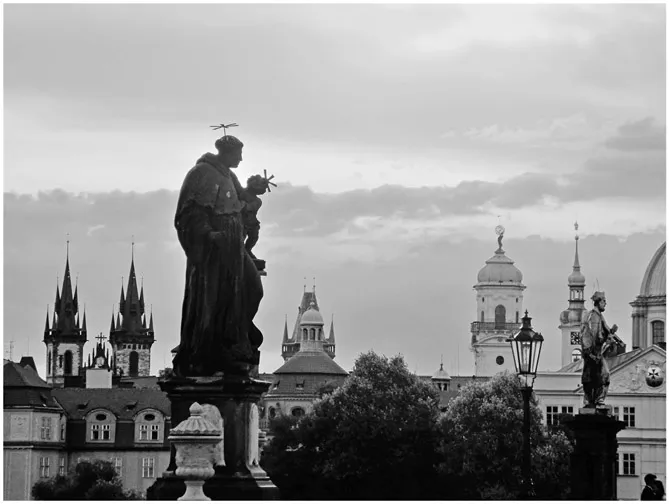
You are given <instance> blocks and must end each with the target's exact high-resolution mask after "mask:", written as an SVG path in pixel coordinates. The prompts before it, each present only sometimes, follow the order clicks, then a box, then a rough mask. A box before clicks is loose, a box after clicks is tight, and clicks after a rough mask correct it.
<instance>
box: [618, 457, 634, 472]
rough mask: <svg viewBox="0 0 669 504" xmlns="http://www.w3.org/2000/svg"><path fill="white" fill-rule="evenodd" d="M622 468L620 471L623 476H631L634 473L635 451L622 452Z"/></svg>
mask: <svg viewBox="0 0 669 504" xmlns="http://www.w3.org/2000/svg"><path fill="white" fill-rule="evenodd" d="M622 455H623V470H622V473H621V474H623V475H625V476H633V475H635V474H636V454H635V453H623V454H622Z"/></svg>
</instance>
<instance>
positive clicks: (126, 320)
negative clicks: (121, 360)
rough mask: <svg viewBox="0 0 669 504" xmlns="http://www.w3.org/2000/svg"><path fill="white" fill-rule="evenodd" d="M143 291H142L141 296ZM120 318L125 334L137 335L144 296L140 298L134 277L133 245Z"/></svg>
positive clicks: (142, 311) (140, 326) (139, 329)
mask: <svg viewBox="0 0 669 504" xmlns="http://www.w3.org/2000/svg"><path fill="white" fill-rule="evenodd" d="M143 293H144V289H142V294H143ZM120 311H121V315H122V316H123V318H122V323H121V327H122V329H123V330H125V331H126V334H135V333H139V332H140V331H141V329H142V314H143V313H144V296H143V295H142V296H141V297H140V295H139V289H138V288H137V277H136V275H135V259H134V243H133V257H132V258H131V260H130V276H129V278H128V288H127V289H126V298H125V303H124V306H123V308H121V309H120Z"/></svg>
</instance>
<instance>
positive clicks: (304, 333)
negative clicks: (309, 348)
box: [302, 329, 309, 341]
mask: <svg viewBox="0 0 669 504" xmlns="http://www.w3.org/2000/svg"><path fill="white" fill-rule="evenodd" d="M308 339H309V331H307V330H306V329H302V341H307V340H308Z"/></svg>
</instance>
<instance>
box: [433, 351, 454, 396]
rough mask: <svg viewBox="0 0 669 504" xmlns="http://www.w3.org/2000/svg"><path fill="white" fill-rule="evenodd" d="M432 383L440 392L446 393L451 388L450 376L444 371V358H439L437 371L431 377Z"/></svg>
mask: <svg viewBox="0 0 669 504" xmlns="http://www.w3.org/2000/svg"><path fill="white" fill-rule="evenodd" d="M431 380H432V383H434V385H435V386H436V387H437V388H438V389H439V391H440V392H447V391H448V390H450V388H451V375H449V374H448V373H447V372H446V371H445V370H444V358H443V356H442V358H441V364H440V365H439V369H438V370H437V371H436V372H435V373H434V374H433V375H432V378H431Z"/></svg>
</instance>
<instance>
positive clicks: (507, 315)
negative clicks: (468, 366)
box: [471, 226, 525, 376]
mask: <svg viewBox="0 0 669 504" xmlns="http://www.w3.org/2000/svg"><path fill="white" fill-rule="evenodd" d="M495 232H496V233H497V235H498V238H497V243H498V244H499V247H498V248H497V250H496V251H495V255H494V256H492V257H491V258H490V259H488V260H487V261H486V265H485V266H484V267H483V268H482V269H481V270H480V271H479V274H478V283H477V284H476V285H474V289H476V307H477V308H476V313H477V317H476V318H477V320H476V321H475V322H472V326H471V331H472V339H471V350H472V352H474V367H475V373H476V376H493V375H495V374H497V373H499V372H501V371H510V372H512V373H514V372H515V368H514V364H513V355H512V353H511V346H510V345H509V343H508V342H507V341H506V339H507V338H508V337H509V336H511V335H512V334H514V333H515V332H517V331H518V330H519V329H520V326H521V321H520V313H521V312H522V310H523V291H524V290H525V286H524V285H523V274H522V273H521V272H520V270H519V269H518V268H516V267H515V266H514V263H513V260H512V259H510V258H509V257H507V256H506V255H505V253H504V250H503V249H502V239H503V238H504V227H502V226H497V227H496V228H495Z"/></svg>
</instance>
